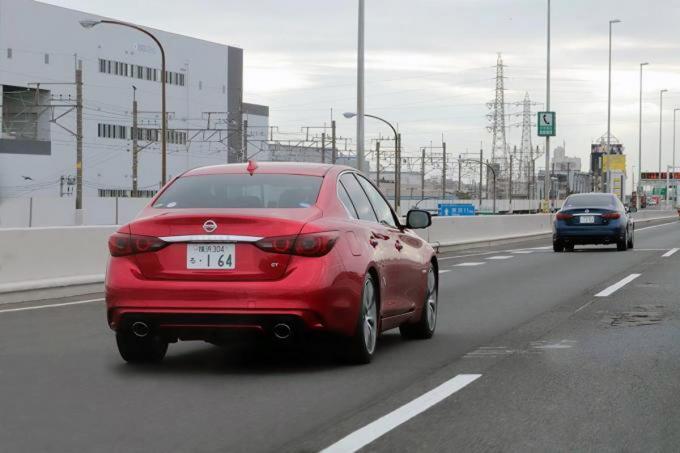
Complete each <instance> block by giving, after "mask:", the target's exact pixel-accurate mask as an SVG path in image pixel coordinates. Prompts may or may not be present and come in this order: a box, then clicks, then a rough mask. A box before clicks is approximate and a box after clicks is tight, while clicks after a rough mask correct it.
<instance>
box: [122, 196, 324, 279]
mask: <svg viewBox="0 0 680 453" xmlns="http://www.w3.org/2000/svg"><path fill="white" fill-rule="evenodd" d="M151 212H152V213H154V214H155V212H158V214H157V215H150V216H147V217H142V218H140V219H138V220H136V221H135V222H133V223H132V224H130V232H131V233H132V234H139V235H145V236H154V237H159V238H165V240H167V241H168V242H171V243H170V245H168V246H167V247H165V248H163V249H161V250H159V251H157V252H150V253H140V254H138V255H135V259H136V261H137V264H138V265H139V268H140V270H141V272H142V273H143V274H144V276H145V277H146V278H149V279H164V280H192V281H197V280H199V281H200V280H203V281H263V280H276V279H279V278H281V277H283V275H284V274H285V272H286V268H287V266H288V262H289V261H290V255H285V254H279V253H268V252H265V251H263V250H261V249H259V248H258V247H257V246H256V245H255V243H254V242H255V241H256V240H257V238H264V237H272V236H287V235H296V234H299V233H300V230H301V229H302V227H303V226H304V225H305V223H307V222H309V221H311V220H313V219H316V218H318V217H320V215H321V211H320V210H318V209H317V208H314V207H310V208H299V209H267V210H266V213H265V212H263V210H262V209H209V210H208V209H191V210H188V209H187V210H155V209H154V210H153V211H151ZM209 221H212V222H214V225H215V228H214V229H212V228H210V227H211V226H212V222H209ZM206 222H208V224H207V225H206ZM204 225H206V228H204ZM211 230H212V231H211ZM215 237H222V238H221V239H220V240H219V241H218V242H219V243H230V244H234V247H235V248H234V254H233V257H232V258H233V264H234V269H188V247H189V245H188V244H194V243H204V242H205V243H213V242H215Z"/></svg>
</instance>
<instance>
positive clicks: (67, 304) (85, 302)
mask: <svg viewBox="0 0 680 453" xmlns="http://www.w3.org/2000/svg"><path fill="white" fill-rule="evenodd" d="M103 300H104V298H101V299H88V300H76V301H73V302H62V303H59V304H50V305H37V306H34V307H21V308H8V309H5V310H0V313H11V312H15V311H28V310H40V309H42V308H54V307H67V306H69V305H81V304H90V303H92V302H102V301H103Z"/></svg>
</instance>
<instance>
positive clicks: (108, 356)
mask: <svg viewBox="0 0 680 453" xmlns="http://www.w3.org/2000/svg"><path fill="white" fill-rule="evenodd" d="M636 241H637V242H636V250H635V251H630V252H626V253H620V252H613V251H605V250H601V249H598V250H587V251H581V252H575V253H571V254H569V253H566V254H554V253H552V252H551V251H550V250H547V249H546V248H545V247H548V246H549V242H548V241H546V240H540V241H527V242H524V243H515V244H512V245H509V246H507V245H506V246H499V247H493V248H487V249H482V250H477V251H467V252H460V253H454V254H446V255H442V256H441V258H442V261H441V263H442V270H443V271H448V272H444V273H442V275H441V287H440V291H441V299H440V305H441V307H440V318H439V324H438V331H437V335H436V336H435V338H434V339H433V340H431V341H419V342H406V341H402V340H401V339H400V338H399V336H398V334H396V333H388V334H386V335H384V336H383V338H382V339H381V341H380V342H379V345H378V348H379V351H378V356H377V357H376V360H375V361H374V362H373V363H372V364H371V365H369V366H364V367H348V366H342V365H338V364H337V363H336V362H335V361H334V360H333V358H332V357H330V356H329V355H328V354H326V353H325V350H324V349H323V348H321V347H314V345H312V346H309V347H307V348H302V349H292V350H260V349H253V348H249V347H245V346H242V345H239V346H234V347H232V348H228V349H226V350H223V349H220V348H216V347H213V346H210V345H205V344H201V343H184V344H177V345H171V348H170V352H169V355H168V357H167V358H166V360H165V361H164V362H163V363H162V364H160V365H158V366H150V367H142V368H135V367H130V366H127V365H125V364H124V363H122V362H121V360H120V358H119V357H118V354H117V352H116V351H115V346H114V343H113V336H112V334H111V333H110V332H109V331H108V330H107V328H106V325H105V316H104V310H103V305H102V303H101V302H92V303H85V304H79V305H65V306H60V307H54V308H45V309H36V310H23V311H12V312H3V311H2V310H6V309H8V308H26V307H31V306H34V305H36V304H22V305H16V306H13V307H6V306H3V307H0V400H1V401H2V403H3V404H2V406H3V410H2V411H1V412H0V445H3V450H7V451H28V450H30V451H46V450H51V451H73V450H88V451H93V450H100V451H114V450H123V449H131V450H141V449H146V450H148V451H218V450H219V451H272V450H279V451H316V450H319V449H321V448H323V447H326V446H329V445H332V444H333V443H334V442H336V441H338V440H339V439H341V438H342V437H343V436H345V435H347V434H349V433H351V432H353V431H355V430H357V429H360V428H361V427H363V426H366V425H367V424H368V423H370V422H371V421H373V420H375V419H377V418H379V417H381V416H382V415H384V414H387V413H389V412H390V411H392V410H394V409H396V408H399V407H400V406H402V405H403V404H405V403H408V402H409V401H411V400H413V399H414V398H417V397H418V396H420V395H422V394H423V393H425V392H427V391H429V390H431V389H432V388H434V387H436V386H437V385H439V384H441V383H443V382H446V381H448V380H449V379H451V378H453V377H455V376H456V375H457V374H461V373H481V374H482V377H481V378H479V380H478V381H475V382H473V383H471V384H469V386H468V387H465V388H462V389H461V390H459V391H458V392H457V393H456V394H455V395H453V396H451V397H450V398H447V399H445V400H444V401H443V402H442V403H440V404H439V405H437V406H434V407H433V408H431V409H429V410H428V411H426V412H424V413H422V414H421V415H419V416H417V417H416V418H414V419H413V420H412V421H411V422H409V424H410V423H419V421H420V420H426V419H427V420H429V419H430V415H431V414H432V413H433V412H432V411H440V410H441V409H440V408H441V407H449V406H448V405H449V404H450V403H451V402H454V401H459V400H460V398H465V397H466V395H468V394H473V393H474V394H475V398H474V399H471V400H467V401H468V402H467V404H469V405H470V407H472V406H478V405H479V404H480V402H479V401H483V400H484V398H485V396H484V394H480V393H479V392H478V391H476V390H475V389H478V388H481V387H483V386H484V387H485V388H486V386H487V385H489V384H487V382H489V381H488V380H487V378H486V375H485V373H486V370H487V369H489V368H493V364H492V362H491V361H481V360H480V359H479V358H474V357H473V360H474V361H471V360H470V357H466V354H469V353H471V352H474V351H477V350H478V349H479V348H480V347H485V346H489V347H498V346H505V344H498V343H496V342H494V340H495V339H498V338H502V336H508V335H510V336H511V338H510V339H511V340H512V343H516V344H518V345H519V346H517V348H521V347H523V346H521V345H523V344H525V343H530V342H531V341H538V340H540V339H541V338H542V335H545V332H546V331H549V330H550V329H553V328H555V326H560V325H562V324H563V323H565V322H566V321H567V320H568V317H566V316H567V314H570V313H573V311H574V310H576V309H578V308H579V307H581V306H583V305H584V304H586V303H588V302H590V301H591V300H592V298H593V297H592V296H593V295H594V294H596V293H597V292H599V291H601V290H602V289H604V288H606V287H608V286H610V285H611V284H613V283H615V282H616V281H618V280H620V279H621V278H623V277H625V276H626V275H629V274H630V273H632V272H633V271H634V272H638V273H642V275H646V273H645V272H646V270H647V269H648V268H654V266H657V265H658V264H657V263H658V262H659V261H660V260H677V259H678V257H679V256H680V254H674V255H672V256H670V257H668V258H663V257H662V254H664V253H666V252H668V251H669V250H671V249H672V248H674V247H679V244H680V223H677V222H673V224H670V225H662V226H659V227H657V228H653V229H649V230H642V231H639V233H638V235H637V238H636ZM470 255H474V256H470ZM498 256H511V258H504V259H487V258H492V257H498ZM443 258H451V259H443ZM469 262H482V263H483V264H479V265H475V266H458V265H459V264H463V263H469ZM90 298H96V297H90ZM81 299H85V298H81ZM64 302H68V300H59V301H50V302H48V303H64ZM591 305H595V304H591ZM590 309H591V308H588V307H587V308H586V309H584V310H582V312H589V310H590ZM509 344H511V343H509ZM493 360H495V359H493ZM502 380H503V378H502V376H498V377H497V378H496V381H494V383H497V382H499V381H502ZM533 385H534V386H540V385H541V379H540V375H539V376H538V377H536V378H535V380H534V381H533ZM506 391H507V390H506ZM477 400H479V401H477ZM563 404H569V402H568V401H564V402H563ZM449 409H450V407H449ZM454 409H455V410H458V408H454ZM452 410H453V409H452ZM454 412H455V411H454ZM437 413H438V412H437ZM445 419H446V416H443V418H442V419H440V420H439V422H440V423H443V422H442V421H441V420H445ZM440 423H439V424H438V423H435V426H437V433H431V432H429V431H428V430H421V431H419V433H422V435H420V436H415V439H417V440H418V442H422V444H420V445H422V446H425V447H427V446H429V445H432V446H438V447H440V449H439V451H441V447H442V445H444V442H446V439H447V438H448V437H444V438H442V437H438V433H439V430H441V431H442V432H444V431H445V430H444V428H442V427H441V425H440ZM409 424H406V425H403V426H401V427H397V428H395V429H394V431H392V432H390V433H388V434H386V435H385V436H384V437H383V438H381V439H378V440H377V441H376V442H374V443H373V444H371V445H370V449H371V450H373V449H377V450H383V449H384V450H387V449H391V448H394V447H395V446H399V445H400V444H399V442H404V443H403V444H401V445H404V446H405V445H409V444H408V442H406V441H404V440H403V439H402V438H401V437H399V436H401V433H403V432H410V431H403V430H404V429H406V428H407V427H408V426H410V425H409ZM449 432H450V429H449ZM469 432H471V433H472V432H474V431H469ZM458 434H459V437H458V438H456V439H455V442H457V443H460V445H468V446H470V447H473V446H474V444H473V443H470V442H471V441H470V439H465V438H461V437H460V435H461V434H460V433H458ZM475 435H476V436H478V435H481V434H480V432H476V434H475ZM433 439H435V440H436V442H434V443H432V444H430V443H429V442H431V441H432V442H433ZM452 442H454V440H452ZM451 445H453V444H451ZM398 449H399V448H397V450H398ZM433 451H434V450H433Z"/></svg>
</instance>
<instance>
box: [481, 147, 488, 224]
mask: <svg viewBox="0 0 680 453" xmlns="http://www.w3.org/2000/svg"><path fill="white" fill-rule="evenodd" d="M483 169H484V149H480V150H479V212H482V195H483V191H482V178H483V177H484V170H483ZM487 185H488V181H487Z"/></svg>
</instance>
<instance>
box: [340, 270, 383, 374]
mask: <svg viewBox="0 0 680 453" xmlns="http://www.w3.org/2000/svg"><path fill="white" fill-rule="evenodd" d="M377 341H378V298H377V292H376V290H375V282H374V281H373V277H372V276H371V275H370V274H368V275H366V277H365V278H364V286H363V289H362V291H361V307H360V309H359V319H358V320H357V327H356V330H355V333H354V336H353V337H352V338H350V340H349V350H348V351H347V352H348V354H347V356H348V357H347V358H348V359H349V361H350V362H351V363H355V364H366V363H370V362H371V359H372V358H373V354H375V346H376V343H377Z"/></svg>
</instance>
